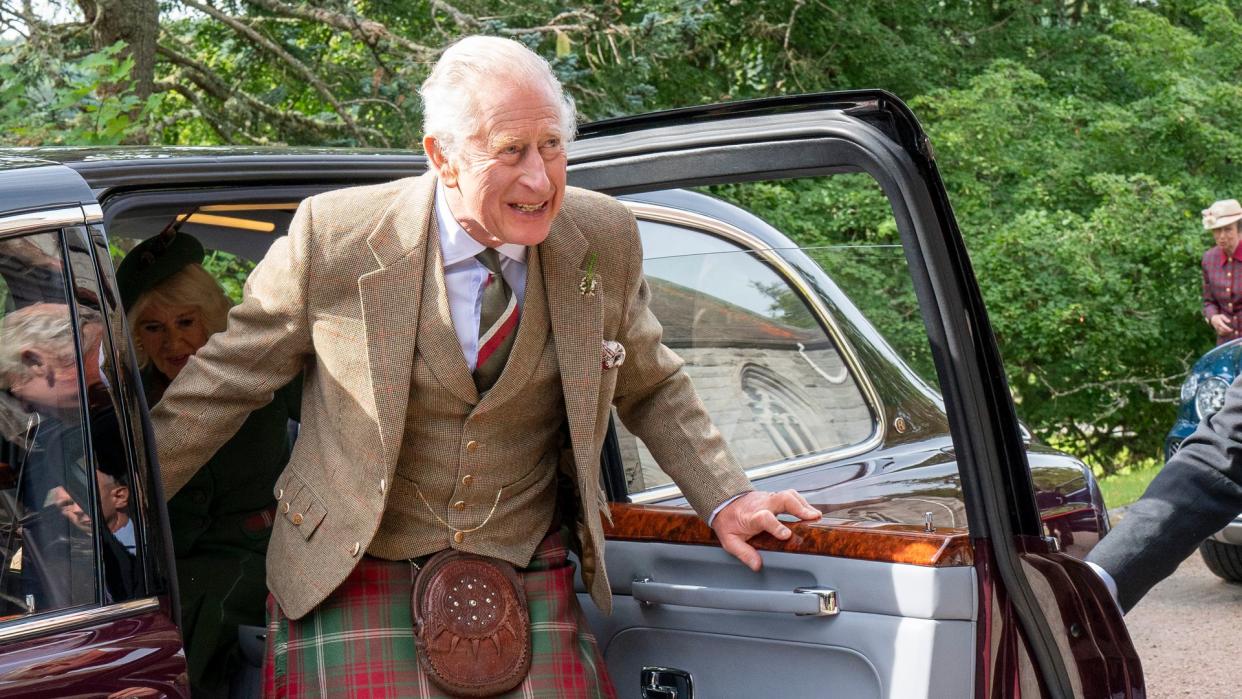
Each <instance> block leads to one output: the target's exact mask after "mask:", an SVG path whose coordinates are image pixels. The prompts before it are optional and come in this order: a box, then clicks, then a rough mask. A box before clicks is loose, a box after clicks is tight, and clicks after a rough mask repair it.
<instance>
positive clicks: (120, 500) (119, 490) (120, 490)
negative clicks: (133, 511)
mask: <svg viewBox="0 0 1242 699" xmlns="http://www.w3.org/2000/svg"><path fill="white" fill-rule="evenodd" d="M112 497H114V498H116V504H115V507H116V509H118V510H124V509H125V508H127V507H129V486H127V485H118V486H116V487H115V488H113V489H112Z"/></svg>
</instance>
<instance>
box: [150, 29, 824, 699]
mask: <svg viewBox="0 0 1242 699" xmlns="http://www.w3.org/2000/svg"><path fill="white" fill-rule="evenodd" d="M421 95H422V98H423V104H424V132H425V137H424V140H423V146H424V148H425V150H426V152H427V155H428V159H429V161H430V165H431V172H429V173H428V174H426V175H424V176H422V177H418V178H414V179H409V180H402V181H398V182H394V183H391V184H387V185H380V186H372V187H363V188H358V189H351V190H342V191H337V192H331V193H328V194H323V195H320V196H317V197H312V198H311V199H308V200H307V201H305V202H303V204H302V205H301V207H300V208H299V209H298V213H297V215H296V216H295V218H294V221H293V223H292V225H291V227H290V230H289V235H288V236H287V237H286V238H283V239H281V240H279V241H277V242H276V243H275V244H274V245H273V247H272V250H271V251H270V252H269V253H268V255H267V257H266V258H265V259H264V261H263V262H262V263H261V264H260V265H259V266H258V267H257V268H256V270H255V272H254V273H253V275H252V276H251V279H250V281H249V282H248V289H247V296H246V299H245V301H244V302H243V303H242V304H241V305H240V306H238V307H236V308H235V309H234V310H233V312H232V313H231V315H230V318H229V325H228V330H227V331H225V332H223V333H219V334H217V335H215V336H213V337H212V339H211V340H210V341H209V342H208V344H207V345H206V346H204V347H203V348H202V350H200V351H199V352H198V353H197V354H196V355H195V356H194V357H193V358H191V359H190V360H189V363H188V364H187V365H186V367H185V369H184V370H183V372H182V374H181V377H180V378H179V380H178V381H177V382H176V383H175V384H174V385H173V386H172V387H171V388H170V389H169V391H168V393H166V394H165V396H164V399H163V401H162V402H161V403H160V404H159V406H157V408H156V409H155V410H154V411H153V413H152V415H153V419H154V423H155V429H156V436H157V441H158V449H159V456H160V463H161V467H162V469H163V478H164V482H165V487H166V489H167V491H166V494H167V495H172V494H173V493H175V492H177V490H178V489H179V488H180V487H181V486H182V485H183V484H184V483H185V482H186V481H187V480H188V479H189V478H190V477H191V476H192V475H193V474H194V472H195V470H196V469H198V468H199V466H200V465H201V464H202V463H203V462H204V461H206V460H207V458H208V457H210V456H211V454H212V453H213V452H214V450H215V449H216V448H217V447H218V446H219V445H220V444H221V443H223V442H224V441H225V440H227V439H228V437H229V436H230V435H231V434H232V432H233V431H234V430H236V429H237V427H238V425H239V424H240V423H241V421H242V420H243V419H244V417H245V416H246V415H247V414H248V413H249V412H250V411H252V410H254V409H255V408H256V407H258V406H260V405H262V404H263V403H264V402H266V401H268V400H270V399H271V397H272V392H273V390H274V389H275V388H278V387H280V386H282V385H284V384H285V383H286V382H287V381H289V380H290V379H291V378H292V377H293V376H295V375H296V374H297V373H298V372H299V371H305V372H306V382H305V386H304V392H303V406H302V432H301V434H300V436H299V439H298V442H297V445H296V447H295V450H294V454H293V456H292V458H291V460H290V462H289V466H288V467H287V469H286V470H285V472H284V473H283V474H282V475H281V477H280V479H279V480H278V481H277V484H276V490H275V495H276V497H277V499H278V501H279V503H280V508H279V509H280V514H279V515H278V521H277V523H276V526H275V527H274V529H273V534H272V539H271V544H270V547H269V551H268V566H267V569H268V585H269V587H270V589H271V591H272V596H273V600H272V601H271V602H270V603H269V616H270V618H269V634H268V643H269V645H268V659H267V663H266V666H267V667H266V670H265V674H266V679H265V682H266V685H267V686H266V690H267V692H268V694H270V695H280V696H320V695H323V696H355V695H358V696H361V695H364V694H365V695H369V696H382V695H393V696H419V697H422V696H441V693H465V692H466V691H467V690H469V691H472V692H474V693H481V692H483V691H486V692H490V693H493V694H496V693H501V692H505V691H509V690H512V691H513V692H514V695H515V696H518V695H525V696H535V695H538V696H549V695H553V696H555V695H567V696H596V695H599V696H613V689H612V687H611V683H610V681H609V679H608V677H607V672H606V669H605V667H604V664H603V660H602V658H601V657H600V656H599V653H598V650H597V649H596V648H595V644H594V640H593V638H592V636H591V635H590V631H589V629H587V628H586V626H585V621H584V619H583V616H582V614H581V610H580V609H579V608H578V606H577V602H576V597H575V595H574V592H573V568H572V566H570V565H569V564H568V563H567V562H566V556H565V554H566V544H567V543H574V544H576V545H577V546H578V547H580V554H579V555H580V557H581V560H582V565H583V578H584V580H585V582H586V585H587V588H588V590H589V591H590V593H591V596H592V598H593V600H594V601H595V603H596V604H597V605H598V606H599V607H600V608H601V609H603V610H604V611H608V610H609V609H610V607H611V597H610V592H609V587H608V582H607V577H606V573H605V570H604V563H603V561H604V559H603V555H602V554H603V544H604V538H603V533H602V525H601V522H600V518H601V515H603V516H607V514H608V511H607V504H606V503H605V502H604V501H603V493H602V491H601V489H600V487H599V475H598V471H599V461H598V459H599V453H600V449H601V446H602V443H603V439H604V435H605V434H606V432H607V427H608V420H609V415H610V409H611V408H612V407H613V406H614V405H615V407H616V409H617V412H618V414H619V415H620V416H621V418H622V420H623V421H624V422H625V423H626V425H627V426H628V427H629V428H630V429H631V431H632V432H634V433H635V434H636V435H638V436H639V437H641V438H642V439H643V440H644V442H645V443H646V445H647V446H648V448H649V449H650V451H651V452H652V454H653V455H654V456H655V457H656V459H657V460H658V461H659V463H660V464H661V466H662V467H663V468H664V469H665V470H666V471H668V472H669V474H670V475H671V476H672V477H673V478H674V479H675V480H676V482H677V483H678V484H679V485H680V486H681V488H682V490H683V492H684V494H685V496H686V498H687V499H688V500H689V502H690V504H691V505H692V506H693V507H694V508H695V510H696V511H697V512H698V513H699V514H700V515H701V516H702V517H703V518H705V519H707V520H708V521H709V523H710V524H711V526H712V527H713V529H714V530H715V532H716V534H717V536H718V538H719V539H720V541H721V543H722V545H723V546H724V547H725V548H726V549H727V550H729V551H730V552H732V553H734V555H736V556H738V558H740V559H741V560H742V561H743V562H744V563H746V565H748V566H750V567H751V568H753V569H756V570H757V569H758V568H759V565H760V561H759V556H758V554H757V552H756V551H755V550H754V549H753V548H751V547H750V546H749V545H748V544H747V543H746V540H747V539H749V538H750V537H751V536H753V535H755V534H757V533H760V532H765V531H766V532H769V533H771V534H773V535H774V536H776V537H778V538H781V539H784V538H788V537H789V536H790V531H789V529H788V528H787V527H786V526H785V525H783V524H782V523H781V522H779V521H778V520H777V517H776V515H777V514H779V513H782V512H788V513H791V514H793V515H795V516H798V517H801V518H807V519H810V518H815V517H818V516H819V513H818V512H817V511H816V510H815V509H814V508H811V507H810V506H809V505H808V504H807V502H806V501H805V499H803V498H802V497H801V496H800V495H798V494H797V493H796V492H793V491H786V492H782V493H763V492H757V491H753V490H752V489H751V486H750V484H749V483H748V481H747V479H746V478H745V476H744V475H743V473H742V472H741V470H740V469H739V467H738V465H737V463H736V461H735V460H734V459H733V457H732V456H731V455H730V454H729V451H728V449H727V447H726V446H725V444H724V441H723V439H722V438H721V435H720V433H719V432H718V431H717V430H716V429H715V428H714V427H713V426H712V425H711V423H710V421H709V419H708V417H707V415H706V413H705V411H704V409H703V406H702V403H701V402H700V401H699V400H698V398H697V396H695V394H694V391H693V388H692V387H691V385H690V381H689V379H688V377H687V376H686V375H685V373H684V372H683V371H682V370H681V362H680V360H679V359H678V358H677V356H676V355H675V354H673V353H672V352H671V351H670V350H668V349H667V348H666V347H664V346H663V345H662V344H661V343H660V326H659V323H658V322H657V321H656V320H655V318H654V317H653V315H652V314H651V312H650V310H649V309H648V296H649V291H648V288H647V285H646V283H645V282H644V281H643V278H642V250H641V248H640V244H639V240H638V235H637V227H636V224H635V222H634V219H633V217H632V216H631V215H630V214H629V213H628V211H627V210H626V209H625V208H624V207H623V206H622V205H621V204H619V203H617V202H616V201H614V200H612V199H610V198H607V197H604V196H601V195H597V194H593V193H590V192H586V191H581V190H576V189H569V188H567V187H566V184H565V182H566V152H565V148H566V144H567V143H568V141H569V140H570V139H571V138H572V136H573V131H574V119H575V117H574V111H573V106H572V103H571V102H570V101H569V100H568V99H567V98H566V97H565V96H564V94H563V91H562V88H561V86H560V84H559V82H558V81H557V80H556V78H555V76H554V75H553V73H552V72H551V69H550V67H549V66H548V64H547V62H546V61H544V60H543V59H542V58H540V57H539V56H537V55H536V54H534V53H533V52H531V51H529V50H528V49H526V48H525V47H524V46H522V45H521V44H519V43H517V42H513V41H510V40H506V39H497V38H489V37H470V38H467V39H464V40H462V41H460V42H458V43H457V44H455V45H453V46H452V47H450V48H449V49H447V50H446V51H445V53H444V54H443V56H442V57H441V58H440V60H439V61H438V62H437V64H436V65H435V67H434V68H433V70H432V72H431V75H430V77H428V79H427V81H426V82H425V83H424V84H423V86H422V89H421ZM558 481H559V482H560V483H561V484H562V485H565V486H567V487H565V488H560V490H563V491H565V492H568V493H569V494H570V496H569V497H562V498H559V499H558V497H557V492H558ZM446 552H448V553H446ZM461 554H469V556H465V557H462V556H461ZM515 580H516V582H514V581H515ZM506 581H507V582H506ZM412 594H415V595H416V596H417V597H418V599H417V600H416V601H414V602H412V601H411V595H412ZM515 608H520V609H521V613H520V614H518V615H516V616H515V615H514V614H513V610H514V609H515ZM416 648H417V650H416ZM515 688H516V689H515Z"/></svg>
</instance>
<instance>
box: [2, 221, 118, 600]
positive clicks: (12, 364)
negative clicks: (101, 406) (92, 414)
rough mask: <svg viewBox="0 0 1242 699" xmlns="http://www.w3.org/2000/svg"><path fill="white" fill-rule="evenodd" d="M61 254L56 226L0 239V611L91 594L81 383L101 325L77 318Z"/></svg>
mask: <svg viewBox="0 0 1242 699" xmlns="http://www.w3.org/2000/svg"><path fill="white" fill-rule="evenodd" d="M63 259H64V256H63V255H62V254H61V246H60V240H59V236H57V235H55V234H50V233H47V234H40V235H31V236H25V237H22V238H15V239H12V238H11V239H6V240H0V275H2V276H3V277H4V281H5V286H6V287H7V289H8V298H7V299H6V301H5V311H4V315H3V318H0V388H2V389H3V390H2V391H0V557H2V559H3V562H2V564H0V617H6V618H12V617H20V616H23V615H26V614H31V613H39V612H46V611H50V610H55V609H62V608H67V607H74V606H79V605H84V604H92V603H94V602H95V601H96V600H97V590H98V587H99V585H98V582H97V579H96V569H97V566H96V559H95V533H94V532H95V529H96V527H97V524H96V523H97V521H98V513H97V512H96V510H95V500H96V497H97V496H94V495H92V493H93V492H94V491H95V488H96V474H95V473H94V469H93V468H91V463H90V461H89V460H88V455H87V449H86V444H85V440H86V439H87V435H88V433H87V431H86V427H85V421H84V419H83V411H82V404H83V400H82V389H83V387H86V389H87V390H88V391H90V390H92V387H94V386H97V385H98V384H99V383H100V382H101V380H102V379H101V374H100V367H99V346H100V342H101V340H102V337H103V324H102V320H101V318H100V316H99V314H98V312H96V311H94V310H92V309H90V308H86V307H83V308H81V309H80V310H79V311H78V312H77V313H76V318H75V312H74V309H73V308H72V307H71V301H70V299H69V298H68V296H67V292H66V289H67V285H66V280H65V274H64V267H63V263H62V260H63ZM75 320H76V323H75ZM78 342H80V343H81V354H82V359H84V360H85V361H81V362H79V353H78ZM101 482H102V480H101Z"/></svg>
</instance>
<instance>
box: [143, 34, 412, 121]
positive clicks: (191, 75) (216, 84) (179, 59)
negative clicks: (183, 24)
mask: <svg viewBox="0 0 1242 699" xmlns="http://www.w3.org/2000/svg"><path fill="white" fill-rule="evenodd" d="M156 52H157V53H158V54H159V55H160V56H161V57H163V58H165V59H167V60H168V61H169V62H170V63H173V64H175V65H178V66H181V67H182V68H185V69H186V72H185V75H186V77H187V78H188V79H189V80H190V81H191V82H193V83H194V84H195V85H196V86H198V88H199V89H201V90H202V91H203V92H205V93H207V94H208V95H210V96H211V97H214V98H215V99H217V100H219V101H220V102H221V103H222V104H223V106H224V108H225V110H226V111H227V110H228V108H229V107H230V106H237V107H240V108H241V109H244V110H246V111H248V112H249V113H250V114H252V115H258V116H262V117H266V118H268V119H271V120H272V121H275V122H277V123H281V124H285V125H286V126H288V127H289V128H291V129H294V130H297V131H302V132H304V133H307V134H310V135H313V136H315V137H323V136H328V135H336V134H339V133H341V132H342V131H345V130H346V127H345V125H343V124H339V123H332V122H327V121H320V120H319V119H315V118H313V117H309V116H306V115H305V114H302V113H300V112H297V111H294V110H286V109H280V108H279V107H274V106H272V105H270V104H268V103H267V102H264V101H263V100H261V99H259V98H257V97H255V96H254V95H251V94H249V93H247V92H244V91H241V90H237V89H234V88H232V87H230V86H229V84H228V83H226V82H225V81H224V80H222V79H221V78H220V77H219V76H218V75H216V73H215V71H213V70H212V69H211V67H210V66H208V65H206V64H204V63H201V62H199V61H197V60H194V59H193V58H190V57H188V56H186V55H184V54H182V53H180V52H178V51H176V50H175V49H173V48H172V47H169V46H165V45H164V44H160V45H158V46H157V47H156ZM178 92H180V91H178ZM355 101H357V100H355ZM374 101H376V102H384V103H385V104H389V105H391V104H392V103H391V102H387V101H386V100H374ZM393 106H394V107H395V105H393ZM360 128H363V129H364V130H366V131H367V133H369V134H371V135H373V136H375V137H376V138H377V139H378V140H380V141H384V140H385V137H384V135H383V133H382V132H380V131H378V130H373V129H367V128H366V127H360ZM260 140H265V139H260Z"/></svg>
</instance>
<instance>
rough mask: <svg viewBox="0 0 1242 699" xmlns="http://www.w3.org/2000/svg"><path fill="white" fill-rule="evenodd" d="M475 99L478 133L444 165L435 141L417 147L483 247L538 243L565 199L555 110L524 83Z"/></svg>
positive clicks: (456, 215)
mask: <svg viewBox="0 0 1242 699" xmlns="http://www.w3.org/2000/svg"><path fill="white" fill-rule="evenodd" d="M478 99H479V105H478V106H479V113H480V116H481V119H480V128H479V131H478V133H476V134H475V135H473V136H471V137H470V138H467V139H465V141H464V142H463V143H462V145H461V148H460V152H458V153H457V154H455V156H454V157H453V158H452V160H451V161H449V160H448V159H446V158H445V156H444V154H443V153H442V152H441V151H440V149H439V145H438V143H437V142H436V140H435V139H434V138H432V137H427V138H425V139H424V141H423V144H424V146H425V147H426V149H427V153H428V155H429V156H430V157H431V160H432V164H433V165H435V167H436V168H437V170H438V171H439V172H440V176H441V178H442V179H443V181H444V184H445V186H446V187H447V190H446V191H447V198H448V204H449V209H451V210H452V213H453V216H454V218H456V219H457V221H458V222H459V223H461V225H462V228H464V229H465V230H466V232H467V233H469V234H470V236H471V237H472V238H474V239H475V240H477V241H479V242H480V243H482V244H484V245H487V246H489V247H495V246H498V245H500V244H502V243H515V244H517V245H538V244H539V243H541V242H543V239H544V238H546V237H548V231H549V230H550V229H551V227H552V219H553V218H555V217H556V214H557V212H558V211H560V208H561V201H562V199H563V198H564V196H565V166H566V156H565V143H564V134H562V133H561V121H560V116H561V112H560V107H559V105H558V104H557V103H556V100H555V99H554V98H553V96H552V95H551V94H549V92H548V91H547V90H545V89H543V88H541V87H537V86H531V85H511V86H497V87H496V89H494V90H489V91H487V92H486V94H485V95H483V96H481V97H479V98H478Z"/></svg>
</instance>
